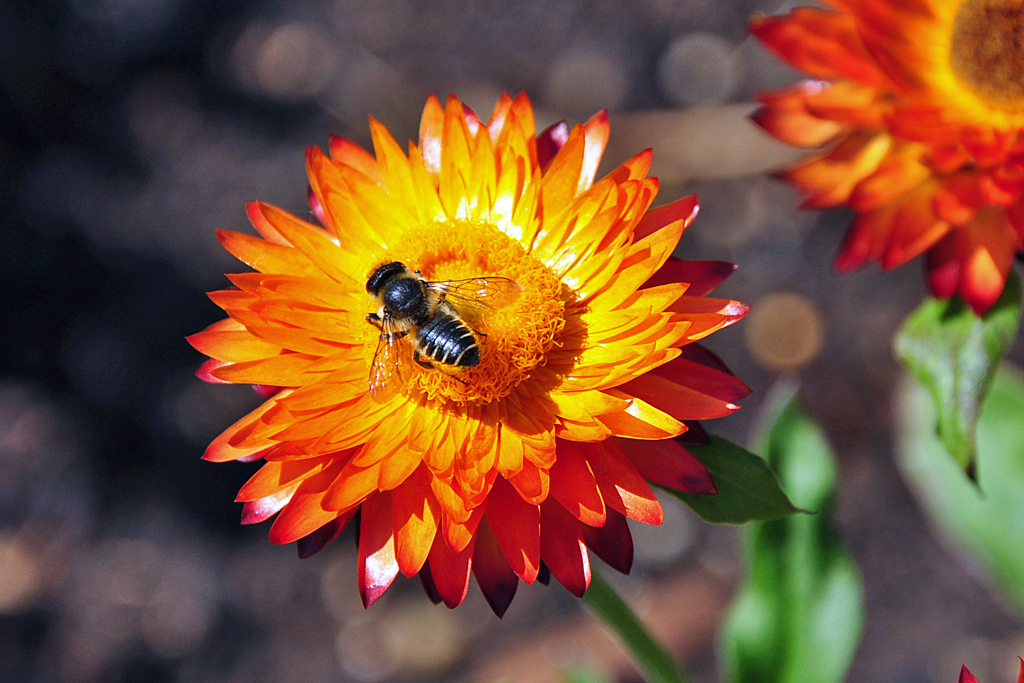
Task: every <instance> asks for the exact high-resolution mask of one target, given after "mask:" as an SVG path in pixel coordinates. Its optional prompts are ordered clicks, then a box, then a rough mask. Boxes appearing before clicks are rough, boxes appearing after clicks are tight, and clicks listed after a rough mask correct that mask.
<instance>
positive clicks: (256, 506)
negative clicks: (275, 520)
mask: <svg viewBox="0 0 1024 683" xmlns="http://www.w3.org/2000/svg"><path fill="white" fill-rule="evenodd" d="M298 487H299V485H298V484H295V485H294V486H289V487H288V488H286V489H282V490H280V491H278V492H277V493H272V494H270V495H269V496H266V497H265V498H260V499H259V500H251V501H248V502H247V503H246V504H245V505H243V506H242V522H241V523H242V524H259V523H260V522H264V521H266V520H268V519H270V518H271V517H273V516H274V515H276V514H277V513H278V512H280V511H281V508H283V507H284V506H285V505H287V503H288V501H290V500H291V499H292V494H294V493H295V489H297V488H298Z"/></svg>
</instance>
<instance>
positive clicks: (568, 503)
mask: <svg viewBox="0 0 1024 683" xmlns="http://www.w3.org/2000/svg"><path fill="white" fill-rule="evenodd" d="M557 448H558V459H557V460H555V464H554V465H552V467H551V495H552V496H554V498H555V500H557V501H558V502H559V503H561V504H562V507H564V508H565V509H566V510H568V511H569V514H571V515H572V516H573V517H575V518H576V519H578V520H580V521H581V522H583V523H584V524H588V525H590V526H601V525H602V524H604V519H605V505H604V500H603V499H602V498H601V492H600V490H598V487H597V479H596V478H595V477H594V473H593V472H592V471H591V469H590V465H589V464H587V459H586V458H585V457H584V455H583V452H582V451H581V450H580V447H579V446H578V445H576V444H575V443H573V442H572V441H565V440H563V439H559V440H558V446H557Z"/></svg>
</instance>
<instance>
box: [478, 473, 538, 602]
mask: <svg viewBox="0 0 1024 683" xmlns="http://www.w3.org/2000/svg"><path fill="white" fill-rule="evenodd" d="M485 518H486V519H487V521H488V523H489V525H490V528H491V530H492V531H493V533H494V537H495V538H496V539H497V541H498V545H499V546H501V551H502V553H504V554H505V559H507V560H508V563H509V566H510V567H512V571H514V572H515V573H516V575H517V576H518V577H519V578H521V579H522V580H523V581H525V582H526V583H533V582H534V580H536V578H537V571H538V570H539V569H540V508H539V507H537V506H536V505H532V504H530V503H527V502H526V501H525V500H523V498H522V497H521V496H520V495H519V494H518V493H517V492H516V490H515V489H514V488H513V487H512V486H511V485H510V484H509V483H508V482H507V481H505V479H503V478H501V477H498V479H497V480H496V481H495V482H494V488H492V489H491V495H490V497H489V498H488V501H487V511H486V513H485Z"/></svg>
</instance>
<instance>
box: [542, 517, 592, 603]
mask: <svg viewBox="0 0 1024 683" xmlns="http://www.w3.org/2000/svg"><path fill="white" fill-rule="evenodd" d="M540 553H541V557H543V558H544V564H545V565H547V567H548V569H550V570H551V573H552V575H554V577H555V578H556V579H558V582H559V583H560V584H562V585H563V586H564V587H565V588H566V590H568V591H569V592H570V593H572V594H573V595H575V596H576V597H577V598H582V597H583V594H584V593H585V592H586V590H587V587H588V586H589V585H590V557H589V556H588V555H587V546H586V544H585V543H584V542H583V532H582V531H581V529H580V523H579V522H578V521H577V520H576V519H575V518H574V517H573V516H572V515H570V514H569V513H568V512H566V511H565V508H563V507H562V506H561V505H560V504H559V503H558V501H555V500H550V499H549V500H546V501H544V503H542V504H541V529H540Z"/></svg>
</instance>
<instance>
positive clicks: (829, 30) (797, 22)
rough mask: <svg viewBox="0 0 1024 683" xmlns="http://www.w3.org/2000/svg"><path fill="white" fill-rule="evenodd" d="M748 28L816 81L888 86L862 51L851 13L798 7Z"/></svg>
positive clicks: (758, 19)
mask: <svg viewBox="0 0 1024 683" xmlns="http://www.w3.org/2000/svg"><path fill="white" fill-rule="evenodd" d="M747 26H748V28H749V30H750V32H751V33H752V34H753V35H754V36H755V37H757V39H758V40H760V41H761V42H762V43H764V44H765V46H766V47H768V48H769V49H770V50H772V51H773V52H775V53H776V54H777V55H779V56H780V57H781V58H782V59H784V60H785V61H787V62H789V63H790V64H792V65H793V66H795V67H796V68H797V69H799V70H801V71H806V72H807V73H809V74H811V75H812V76H814V77H815V78H821V79H825V80H836V79H842V78H849V79H852V80H854V81H858V82H860V83H863V84H865V85H870V86H873V87H876V88H880V89H885V88H887V87H890V86H891V81H890V80H889V79H888V78H887V77H886V76H885V74H884V73H883V72H882V70H881V69H879V68H878V66H877V65H876V64H875V62H874V60H873V59H872V58H871V57H870V55H869V54H868V52H867V50H865V49H864V45H863V43H862V42H861V39H860V37H859V35H858V33H857V25H856V22H855V18H854V15H853V14H851V13H846V12H834V11H829V10H821V9H818V8H815V7H798V8H796V9H794V10H793V11H792V12H791V13H790V14H788V15H784V16H778V17H769V16H764V15H757V16H755V17H754V18H753V19H751V20H750V21H749V22H748V24H747Z"/></svg>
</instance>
